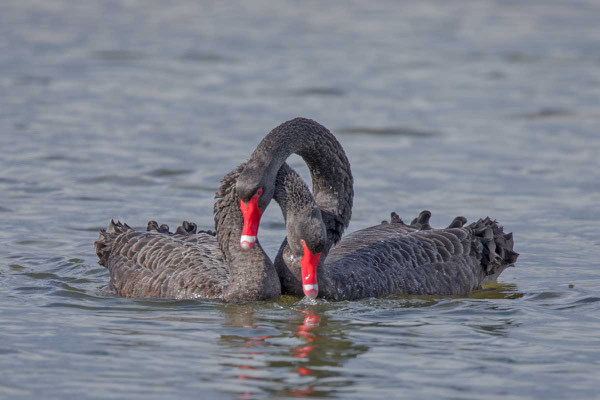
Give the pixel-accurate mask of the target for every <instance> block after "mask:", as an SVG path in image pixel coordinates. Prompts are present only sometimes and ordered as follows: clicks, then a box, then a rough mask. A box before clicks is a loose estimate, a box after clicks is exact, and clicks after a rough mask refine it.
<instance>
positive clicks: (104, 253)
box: [94, 219, 133, 268]
mask: <svg viewBox="0 0 600 400" xmlns="http://www.w3.org/2000/svg"><path fill="white" fill-rule="evenodd" d="M132 230H133V229H132V228H131V227H130V226H129V225H127V224H122V223H121V222H120V221H117V222H115V221H114V220H112V219H111V220H110V223H109V224H108V228H107V229H106V230H104V229H102V230H100V235H99V237H98V240H96V241H95V242H94V247H95V248H96V255H98V264H100V265H102V266H104V267H106V268H108V257H109V256H110V253H111V252H112V246H113V243H114V241H115V239H116V238H117V236H118V235H120V234H121V233H124V232H128V231H132Z"/></svg>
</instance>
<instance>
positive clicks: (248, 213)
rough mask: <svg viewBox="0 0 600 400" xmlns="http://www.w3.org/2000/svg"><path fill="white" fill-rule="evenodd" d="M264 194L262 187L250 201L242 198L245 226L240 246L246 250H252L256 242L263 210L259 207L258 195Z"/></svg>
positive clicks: (241, 204)
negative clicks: (245, 201) (246, 201)
mask: <svg viewBox="0 0 600 400" xmlns="http://www.w3.org/2000/svg"><path fill="white" fill-rule="evenodd" d="M261 194H262V189H258V191H257V192H256V194H255V195H254V196H252V197H251V198H250V200H249V201H248V203H244V201H243V200H240V210H241V211H242V215H243V216H244V228H243V229H242V237H241V238H240V246H242V249H244V250H250V249H251V248H253V247H254V245H255V244H256V235H257V234H258V226H259V224H260V217H261V215H262V210H261V209H260V208H259V207H258V197H259V196H260V195H261Z"/></svg>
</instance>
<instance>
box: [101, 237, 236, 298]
mask: <svg viewBox="0 0 600 400" xmlns="http://www.w3.org/2000/svg"><path fill="white" fill-rule="evenodd" d="M95 246H96V253H97V254H98V257H99V259H100V260H99V263H100V264H101V265H103V266H105V267H106V268H108V270H109V271H110V287H111V289H112V290H114V291H115V292H116V293H117V294H118V295H120V296H125V297H163V298H173V299H185V298H220V297H221V296H222V292H223V287H224V286H225V285H226V283H227V280H228V269H227V268H226V266H225V263H224V261H223V258H222V256H221V252H220V251H219V249H218V246H217V243H216V239H215V237H214V236H212V235H209V234H205V233H200V234H196V235H169V234H163V233H156V232H134V231H132V230H127V231H125V232H122V231H120V232H112V233H111V232H105V231H102V232H101V233H100V238H99V240H98V241H96V242H95Z"/></svg>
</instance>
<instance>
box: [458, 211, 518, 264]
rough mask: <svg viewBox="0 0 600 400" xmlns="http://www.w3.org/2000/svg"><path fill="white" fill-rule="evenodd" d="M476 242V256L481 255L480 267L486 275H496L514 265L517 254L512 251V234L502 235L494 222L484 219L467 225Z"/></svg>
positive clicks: (487, 218) (498, 226) (502, 231)
mask: <svg viewBox="0 0 600 400" xmlns="http://www.w3.org/2000/svg"><path fill="white" fill-rule="evenodd" d="M467 228H469V229H470V230H471V231H472V232H473V236H474V238H475V239H477V240H476V241H474V242H473V243H474V244H473V245H474V246H475V247H476V249H475V250H476V251H477V254H481V265H482V267H483V269H484V270H485V272H486V274H487V275H496V274H499V273H500V272H502V271H503V270H504V269H505V268H506V267H508V266H509V265H512V264H514V263H515V262H516V261H517V258H518V257H519V253H517V252H515V251H514V250H513V235H512V232H510V233H504V230H503V228H502V227H501V226H500V225H498V223H497V222H496V220H493V219H491V218H490V217H486V218H483V219H480V220H479V221H477V222H473V223H472V224H470V225H468V226H467Z"/></svg>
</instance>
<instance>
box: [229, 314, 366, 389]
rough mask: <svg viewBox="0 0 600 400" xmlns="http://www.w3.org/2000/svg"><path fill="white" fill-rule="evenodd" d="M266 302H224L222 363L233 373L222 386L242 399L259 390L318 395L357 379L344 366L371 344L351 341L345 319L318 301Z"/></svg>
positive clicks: (350, 384) (345, 386)
mask: <svg viewBox="0 0 600 400" xmlns="http://www.w3.org/2000/svg"><path fill="white" fill-rule="evenodd" d="M263 307H265V308H263ZM266 307H268V306H266V305H263V306H261V305H256V304H255V305H243V306H233V305H231V306H227V305H226V306H224V307H223V310H224V311H225V316H226V319H227V321H226V323H225V324H224V325H225V326H227V327H228V328H229V329H227V330H228V331H229V332H230V334H226V335H222V336H221V339H220V343H221V344H222V346H223V347H224V350H223V353H224V354H223V357H222V359H223V361H222V362H221V364H220V366H221V367H225V368H224V371H225V374H226V375H228V376H229V377H230V378H231V379H228V385H227V387H226V388H223V390H225V391H227V392H230V393H231V392H234V393H236V394H238V395H240V398H241V399H247V398H253V397H254V396H256V395H257V394H261V393H262V394H265V393H267V394H270V395H274V396H293V397H296V396H297V397H302V396H317V397H318V396H328V395H330V394H332V393H335V392H338V391H340V390H341V389H343V390H344V391H345V390H348V387H350V386H352V385H353V381H354V379H353V378H352V377H351V376H348V375H345V376H344V378H342V373H341V370H342V367H343V365H344V363H345V362H346V361H347V360H349V359H352V358H355V357H357V356H358V355H359V354H362V353H365V352H366V351H367V350H368V349H369V348H368V347H367V346H364V345H356V344H355V343H353V342H352V341H350V340H349V339H348V337H347V333H346V331H347V327H345V326H343V323H342V322H341V321H335V320H330V319H329V318H328V317H327V316H326V315H324V309H322V307H321V306H318V305H317V306H306V305H303V306H298V307H292V308H287V309H279V310H273V309H272V308H271V309H268V308H266ZM253 333H255V334H253ZM316 387H318V389H316Z"/></svg>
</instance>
